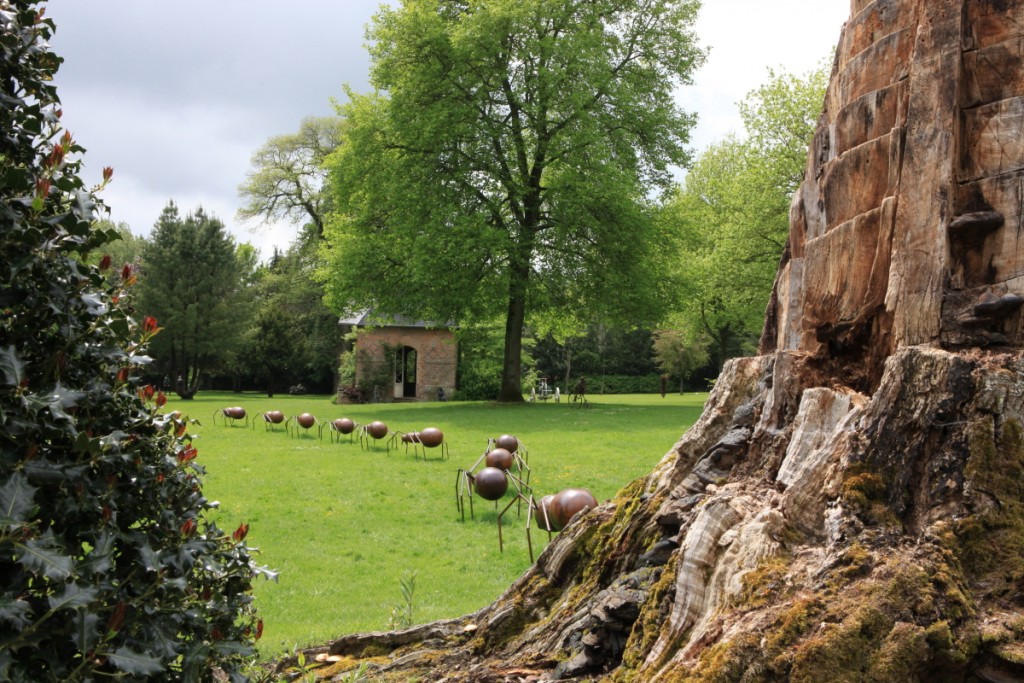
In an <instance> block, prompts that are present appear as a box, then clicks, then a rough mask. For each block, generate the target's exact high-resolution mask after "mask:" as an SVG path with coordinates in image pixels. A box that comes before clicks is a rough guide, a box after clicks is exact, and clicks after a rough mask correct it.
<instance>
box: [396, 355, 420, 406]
mask: <svg viewBox="0 0 1024 683" xmlns="http://www.w3.org/2000/svg"><path fill="white" fill-rule="evenodd" d="M395 398H416V349H414V348H413V347H411V346H403V347H402V348H400V349H398V351H396V352H395Z"/></svg>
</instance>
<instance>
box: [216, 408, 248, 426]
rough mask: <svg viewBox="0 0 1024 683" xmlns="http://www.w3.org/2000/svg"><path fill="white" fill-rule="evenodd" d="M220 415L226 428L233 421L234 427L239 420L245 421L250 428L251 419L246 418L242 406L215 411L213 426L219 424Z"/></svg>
mask: <svg viewBox="0 0 1024 683" xmlns="http://www.w3.org/2000/svg"><path fill="white" fill-rule="evenodd" d="M218 415H220V416H221V417H223V418H224V426H227V424H228V420H231V424H232V425H233V424H235V422H237V421H238V420H244V421H245V426H246V427H248V426H249V418H248V417H247V416H246V414H245V408H243V407H242V406H231V407H230V408H221V409H220V410H215V411H213V424H217V416H218Z"/></svg>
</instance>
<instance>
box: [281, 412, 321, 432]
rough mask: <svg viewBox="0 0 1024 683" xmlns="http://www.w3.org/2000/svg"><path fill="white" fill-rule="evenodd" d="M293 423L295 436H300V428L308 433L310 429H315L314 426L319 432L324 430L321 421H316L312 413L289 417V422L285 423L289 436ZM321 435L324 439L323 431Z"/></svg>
mask: <svg viewBox="0 0 1024 683" xmlns="http://www.w3.org/2000/svg"><path fill="white" fill-rule="evenodd" d="M293 421H294V423H295V436H298V435H299V428H300V427H301V428H302V429H305V430H307V431H308V430H309V429H311V428H312V427H313V425H316V426H317V428H318V430H322V429H323V427H322V426H321V424H320V420H318V419H316V418H315V417H314V416H313V415H311V414H310V413H301V414H299V415H293V416H292V417H289V418H288V421H287V422H286V423H285V427H286V428H287V429H288V433H289V434H291V431H292V422H293ZM319 433H320V436H321V438H323V434H322V431H320V432H319Z"/></svg>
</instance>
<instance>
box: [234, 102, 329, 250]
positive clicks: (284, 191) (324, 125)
mask: <svg viewBox="0 0 1024 683" xmlns="http://www.w3.org/2000/svg"><path fill="white" fill-rule="evenodd" d="M342 130H343V121H342V120H341V119H339V118H337V117H328V116H324V117H318V116H310V117H308V118H306V119H303V121H302V124H301V125H300V126H299V130H298V132H297V133H292V134H289V135H278V136H276V137H272V138H270V139H269V140H267V142H266V144H264V145H263V146H262V147H260V148H259V149H258V150H256V152H255V153H254V154H253V155H252V167H253V168H252V170H251V171H249V173H248V174H247V175H246V178H245V182H244V183H242V184H241V185H240V186H239V187H238V194H239V196H240V197H241V199H242V202H243V204H242V208H240V209H239V210H238V217H239V218H241V219H243V220H249V219H253V220H260V221H263V222H269V221H274V220H287V221H290V222H292V223H298V224H303V223H307V222H308V223H311V224H312V225H314V226H315V227H316V233H317V236H322V235H323V232H324V216H325V215H326V213H327V207H328V201H329V196H328V195H327V194H326V193H324V192H323V183H324V179H325V178H326V171H325V170H324V159H326V158H327V155H328V154H330V153H331V152H333V151H334V149H335V148H336V147H337V146H338V144H339V142H340V141H341V135H342Z"/></svg>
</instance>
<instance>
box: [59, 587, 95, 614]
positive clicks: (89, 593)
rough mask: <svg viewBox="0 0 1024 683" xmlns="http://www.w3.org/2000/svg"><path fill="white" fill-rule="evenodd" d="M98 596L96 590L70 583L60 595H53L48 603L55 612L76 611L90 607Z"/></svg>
mask: <svg viewBox="0 0 1024 683" xmlns="http://www.w3.org/2000/svg"><path fill="white" fill-rule="evenodd" d="M97 594H98V591H97V589H95V588H82V587H81V586H79V585H78V584H77V583H69V584H66V585H65V586H64V590H62V591H61V592H60V593H56V594H54V595H51V596H50V597H49V598H48V599H47V602H48V603H49V604H50V609H51V610H53V611H54V612H56V611H58V610H62V609H75V608H76V607H86V606H87V605H89V603H91V602H92V601H94V600H95V599H96V596H97Z"/></svg>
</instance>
